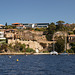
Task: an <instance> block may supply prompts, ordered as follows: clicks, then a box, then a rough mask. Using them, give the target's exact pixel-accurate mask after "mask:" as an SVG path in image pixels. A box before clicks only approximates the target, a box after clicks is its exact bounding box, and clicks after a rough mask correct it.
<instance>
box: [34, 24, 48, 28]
mask: <svg viewBox="0 0 75 75" xmlns="http://www.w3.org/2000/svg"><path fill="white" fill-rule="evenodd" d="M48 25H49V23H35V26H34V28H36V27H38V28H45V27H46V28H47V27H48Z"/></svg>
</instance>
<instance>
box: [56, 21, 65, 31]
mask: <svg viewBox="0 0 75 75" xmlns="http://www.w3.org/2000/svg"><path fill="white" fill-rule="evenodd" d="M56 23H57V27H56V29H57V30H60V31H62V30H64V29H65V27H64V26H63V23H65V22H64V21H57V22H56Z"/></svg>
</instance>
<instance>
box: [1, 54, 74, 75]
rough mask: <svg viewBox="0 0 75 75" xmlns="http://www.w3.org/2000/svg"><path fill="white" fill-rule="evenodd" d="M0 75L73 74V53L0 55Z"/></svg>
mask: <svg viewBox="0 0 75 75" xmlns="http://www.w3.org/2000/svg"><path fill="white" fill-rule="evenodd" d="M0 75H75V55H69V56H62V55H57V56H56V55H27V56H25V55H11V57H10V55H0Z"/></svg>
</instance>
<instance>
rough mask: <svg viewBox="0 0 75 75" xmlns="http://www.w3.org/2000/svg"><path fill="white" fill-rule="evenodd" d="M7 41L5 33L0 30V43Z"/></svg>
mask: <svg viewBox="0 0 75 75" xmlns="http://www.w3.org/2000/svg"><path fill="white" fill-rule="evenodd" d="M3 42H6V38H5V37H4V33H3V32H0V43H3Z"/></svg>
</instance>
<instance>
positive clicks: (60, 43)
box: [55, 39, 65, 52]
mask: <svg viewBox="0 0 75 75" xmlns="http://www.w3.org/2000/svg"><path fill="white" fill-rule="evenodd" d="M64 48H65V45H64V40H63V39H58V40H57V41H56V43H55V50H56V51H57V52H63V51H64Z"/></svg>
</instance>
